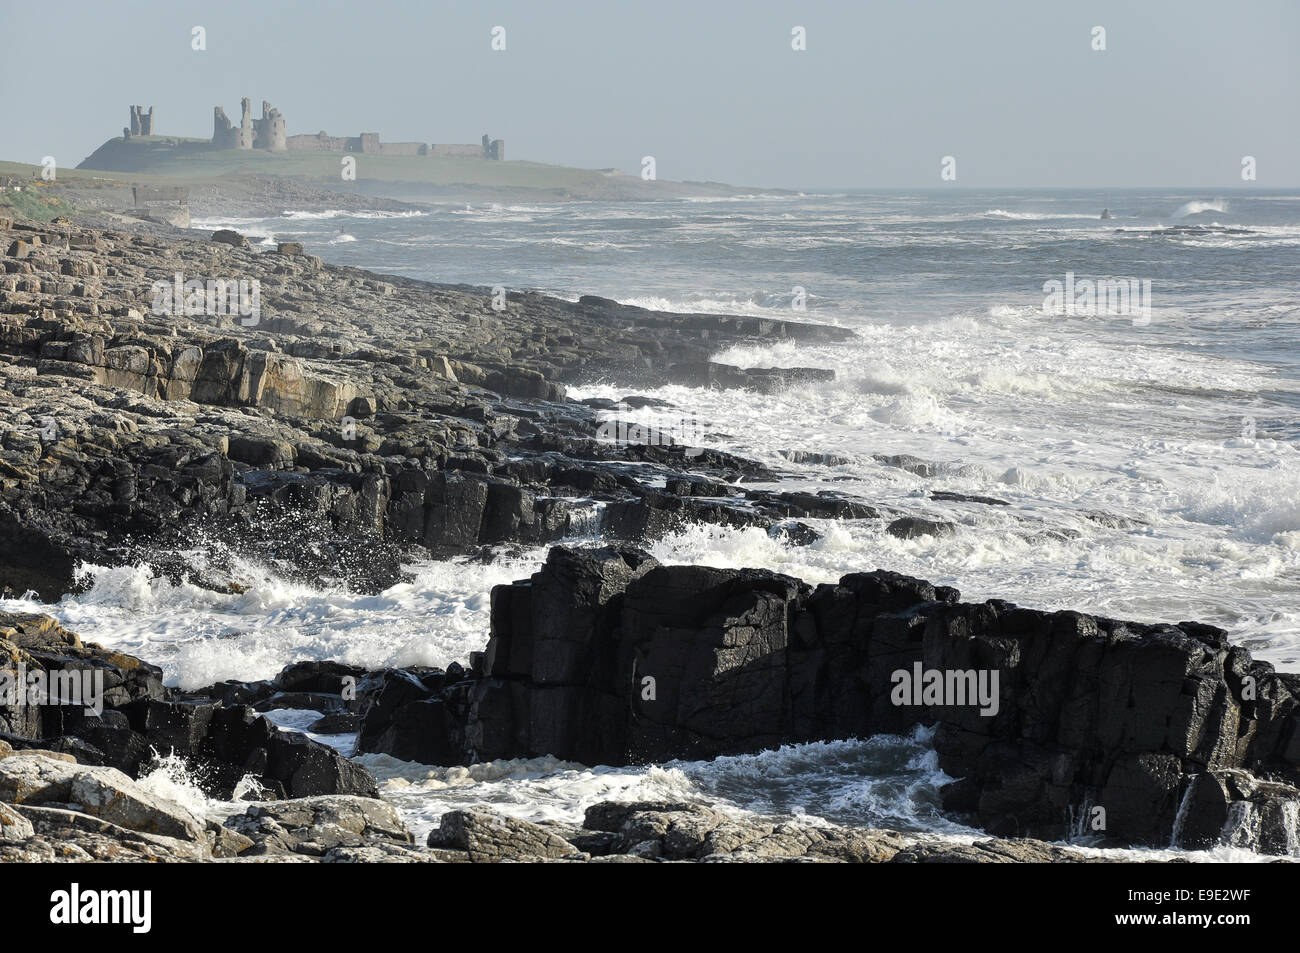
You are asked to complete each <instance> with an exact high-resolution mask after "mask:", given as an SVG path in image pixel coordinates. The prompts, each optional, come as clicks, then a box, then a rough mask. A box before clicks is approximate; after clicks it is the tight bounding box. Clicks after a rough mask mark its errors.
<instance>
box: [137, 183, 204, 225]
mask: <svg viewBox="0 0 1300 953" xmlns="http://www.w3.org/2000/svg"><path fill="white" fill-rule="evenodd" d="M131 204H132V207H131V214H132V215H134V216H135V217H136V218H143V219H146V220H147V221H151V222H165V223H166V224H168V225H174V226H175V227H177V228H189V227H190V190H189V189H188V188H186V187H184V186H167V187H163V188H155V187H153V186H145V185H133V186H132V187H131Z"/></svg>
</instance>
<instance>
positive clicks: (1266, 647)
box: [0, 188, 1300, 861]
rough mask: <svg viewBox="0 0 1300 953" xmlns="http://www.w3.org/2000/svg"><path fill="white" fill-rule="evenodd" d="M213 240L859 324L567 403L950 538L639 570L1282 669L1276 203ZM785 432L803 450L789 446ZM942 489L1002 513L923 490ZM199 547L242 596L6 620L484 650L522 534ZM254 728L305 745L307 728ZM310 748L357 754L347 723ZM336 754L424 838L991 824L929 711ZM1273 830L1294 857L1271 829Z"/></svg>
mask: <svg viewBox="0 0 1300 953" xmlns="http://www.w3.org/2000/svg"><path fill="white" fill-rule="evenodd" d="M1103 209H1105V210H1107V212H1108V217H1105V218H1103V217H1102V212H1103ZM220 227H230V228H237V229H238V230H239V231H241V232H243V233H244V234H246V235H249V236H250V237H251V238H252V239H253V241H254V242H255V243H260V244H261V245H263V246H268V247H269V246H273V245H274V243H275V242H279V241H301V242H303V243H305V244H306V246H307V250H308V251H309V252H310V253H313V254H317V255H320V256H321V257H322V258H324V259H325V260H326V261H327V262H329V263H333V264H345V265H353V266H357V267H361V268H367V269H372V270H375V271H378V272H382V273H387V274H393V275H402V276H407V277H412V278H420V279H427V280H430V281H438V282H452V283H466V284H472V285H478V286H483V287H484V288H485V289H489V288H492V287H494V286H503V287H505V288H507V289H509V290H512V291H516V290H519V291H522V290H538V291H543V292H547V293H550V294H553V295H556V296H559V297H564V298H568V299H571V300H576V299H577V298H578V297H579V296H580V295H584V294H596V295H601V296H604V297H608V298H614V299H617V300H619V301H622V302H626V303H629V304H635V305H642V306H645V307H649V308H656V309H663V310H673V311H686V312H716V313H724V314H745V315H757V316H765V317H772V318H782V319H791V320H806V321H815V322H821V323H828V324H834V325H839V326H843V327H847V328H852V329H853V330H854V331H856V332H857V338H856V340H854V341H852V342H850V343H844V344H835V345H817V346H804V345H796V344H789V343H775V344H770V345H746V346H741V347H733V348H728V349H726V350H723V351H720V352H719V353H717V354H716V355H715V357H714V360H717V361H721V362H724V363H729V364H736V365H740V366H744V367H771V366H803V367H820V368H830V369H833V370H834V371H835V379H834V381H831V382H825V383H811V384H804V385H798V386H794V387H792V388H790V389H789V390H787V391H785V392H783V393H780V394H774V395H759V394H749V393H737V392H735V391H710V390H704V389H698V388H688V387H681V386H675V385H668V386H663V387H660V388H656V389H652V390H646V389H645V388H638V389H637V390H635V391H629V390H628V389H627V388H623V387H620V386H618V385H617V384H614V383H600V382H596V383H590V384H586V385H583V386H579V387H571V388H570V395H571V396H573V397H575V398H586V397H603V398H611V399H614V400H618V399H619V398H621V397H624V396H627V395H628V394H629V393H637V394H640V395H644V396H650V397H656V398H661V399H663V400H665V401H668V402H670V403H671V405H672V407H671V408H660V409H658V410H654V409H645V410H642V411H638V412H632V413H633V414H634V416H635V417H636V419H637V420H638V421H639V422H644V423H647V424H653V425H655V426H657V427H660V428H663V429H665V430H668V431H669V432H671V431H672V429H673V427H674V426H675V425H676V424H683V425H684V424H685V422H686V421H688V420H689V421H692V422H694V423H696V424H697V427H696V430H695V431H694V435H695V436H696V437H697V442H701V443H703V444H704V445H705V446H709V447H714V448H718V449H723V450H727V451H731V452H734V453H737V454H741V455H744V456H747V457H751V458H753V459H757V460H760V461H762V462H764V463H766V464H768V465H769V466H771V467H772V468H773V469H774V470H776V471H778V472H779V473H780V486H781V488H784V489H801V490H813V491H817V490H834V491H836V492H839V493H844V494H849V495H851V496H855V497H860V498H862V499H863V500H865V501H867V502H871V503H878V504H884V505H888V506H893V507H897V508H900V509H904V510H907V511H909V512H914V513H918V514H924V515H928V516H932V517H934V518H939V519H944V520H949V521H951V522H953V523H955V524H957V527H958V531H957V533H956V535H954V536H949V537H945V538H935V537H922V538H918V539H910V540H902V539H897V538H895V537H893V536H891V535H889V534H888V533H886V532H885V531H884V528H883V526H882V525H881V524H880V523H879V522H871V521H861V522H856V521H850V522H819V521H810V522H812V524H813V525H814V526H815V528H816V529H818V530H819V531H820V532H821V533H822V537H821V539H819V540H817V541H816V542H813V543H812V544H811V545H807V546H790V545H787V544H785V543H783V542H782V541H780V540H778V539H773V538H772V537H770V536H768V534H767V533H765V532H763V531H761V530H757V529H752V528H751V529H730V528H720V527H714V526H693V527H690V528H687V529H684V530H683V531H681V532H680V533H677V534H675V535H673V536H671V537H668V538H666V539H661V540H658V541H656V542H654V543H653V544H651V545H649V546H648V548H649V549H650V550H651V552H652V553H653V554H654V555H655V556H656V557H657V558H658V559H659V560H661V561H663V562H673V563H696V564H707V565H713V566H724V567H761V568H766V569H772V570H776V571H779V572H784V573H788V574H791V575H794V576H798V577H800V578H802V579H804V580H806V581H808V582H810V583H820V582H831V581H835V580H838V579H839V578H840V577H841V576H842V575H844V574H846V573H850V572H859V571H869V570H872V569H877V568H883V569H889V570H895V571H898V572H903V573H907V574H911V575H915V576H920V577H922V578H925V579H928V580H930V581H931V582H933V583H936V584H943V585H950V586H955V587H957V588H958V589H960V590H961V592H962V594H963V598H965V599H966V600H969V601H978V600H984V599H989V598H1001V599H1007V600H1009V601H1012V602H1016V603H1018V604H1021V605H1025V606H1031V607H1035V608H1042V609H1048V610H1055V609H1065V608H1070V609H1077V610H1081V611H1086V612H1092V613H1099V614H1104V615H1107V616H1111V617H1118V618H1126V619H1136V620H1140V621H1150V622H1156V621H1161V622H1177V621H1182V620H1189V619H1194V620H1200V621H1204V622H1209V623H1213V624H1215V625H1218V626H1221V627H1222V628H1224V629H1226V630H1227V631H1228V632H1229V634H1230V637H1231V639H1232V640H1233V641H1234V642H1236V643H1238V644H1241V645H1244V646H1247V647H1248V648H1249V649H1250V650H1251V651H1252V653H1253V654H1254V655H1255V657H1257V658H1262V659H1265V660H1267V661H1269V662H1271V663H1273V664H1274V665H1275V666H1276V667H1277V668H1278V669H1280V670H1283V671H1295V672H1300V194H1296V193H1294V192H1283V191H1266V190H1255V189H1244V188H1243V189H1236V190H1231V191H1229V192H1226V193H1223V194H1214V193H1211V192H1204V191H1177V190H1076V191H1069V190H1050V191H1049V190H1027V191H1006V190H1002V191H973V190H966V189H962V190H957V189H952V190H941V189H936V190H925V191H879V192H875V191H873V192H857V191H825V192H808V193H786V192H781V193H754V194H748V195H736V196H730V197H727V198H719V199H702V198H693V199H672V200H665V201H657V202H656V201H650V202H608V201H602V202H595V201H578V202H564V203H555V204H532V203H519V204H495V203H474V204H465V203H458V204H442V205H435V206H430V207H429V209H428V210H427V211H420V212H345V211H341V210H337V211H325V212H308V211H296V210H292V209H287V210H285V211H284V212H283V213H281V214H279V215H276V216H274V217H270V218H256V219H249V218H242V219H232V218H221V219H217V218H210V219H199V220H196V221H195V222H194V228H195V229H197V230H204V231H206V230H211V229H214V228H220ZM1090 290H1095V291H1096V294H1092V295H1090V294H1089V291H1090ZM485 293H486V292H485ZM412 332H413V333H414V332H415V329H414V328H412ZM700 422H702V426H699V423H700ZM801 452H803V453H801ZM809 452H810V453H815V454H823V455H829V456H823V457H818V458H814V459H818V460H821V461H823V462H806V461H807V457H806V456H805V454H806V453H809ZM904 454H906V455H910V456H912V457H915V458H919V459H920V460H923V461H926V462H927V463H929V464H930V467H929V468H928V470H927V471H926V472H927V474H928V475H919V474H918V473H916V472H912V470H909V469H904V468H900V467H898V466H896V465H891V464H890V462H889V461H888V460H887V459H886V458H889V457H896V456H898V455H904ZM794 460H803V461H805V462H800V463H796V462H792V461H794ZM914 469H915V468H914ZM936 491H950V492H954V493H959V494H968V495H981V496H988V497H994V498H996V499H998V500H1001V501H1005V502H1006V503H1007V504H1008V505H1006V506H993V505H981V504H973V503H962V502H938V501H935V500H933V499H932V498H931V494H932V493H934V492H936ZM584 541H587V540H582V539H578V540H575V542H584ZM221 545H223V544H222V543H221V542H220V541H218V540H207V541H202V540H201V541H199V542H198V543H196V545H195V548H194V550H193V551H191V552H189V553H188V554H187V556H188V557H189V558H190V559H192V560H193V561H194V562H195V564H196V565H201V564H202V563H203V562H204V561H205V560H209V559H211V558H212V556H213V552H212V550H213V548H214V547H219V546H221ZM223 555H224V556H225V557H227V558H233V559H234V560H235V562H236V564H237V565H238V566H239V567H240V572H241V574H242V575H241V581H242V582H244V583H245V584H246V585H247V586H248V588H247V590H246V591H244V592H242V593H240V594H237V595H235V594H220V593H215V592H212V591H209V590H206V589H203V588H199V587H197V586H192V585H189V584H186V583H180V584H177V583H174V582H170V581H168V580H167V579H165V578H163V577H162V576H160V575H155V574H153V573H152V572H151V571H150V570H149V569H148V568H147V567H145V566H143V565H141V566H122V567H103V566H89V565H88V566H84V567H83V568H82V577H83V582H84V587H83V591H81V592H79V593H78V594H75V595H71V596H68V597H66V598H65V599H64V600H63V601H61V602H60V603H58V604H56V605H46V604H42V603H40V602H38V601H37V600H35V599H33V598H30V597H29V598H23V599H17V600H9V601H7V602H4V603H0V605H2V606H3V607H4V608H6V609H24V610H34V611H44V612H49V613H51V614H53V615H55V616H57V617H58V618H59V619H60V620H61V621H62V622H63V624H64V625H66V626H67V627H69V628H71V629H72V630H74V631H77V632H79V633H80V634H81V635H82V636H83V638H85V639H88V640H91V641H96V642H100V643H102V644H105V645H109V646H113V647H115V648H118V649H121V650H123V651H126V652H130V653H133V654H136V655H139V656H141V657H143V658H145V659H147V660H149V661H151V662H153V663H155V664H158V665H161V666H162V667H163V669H164V671H165V673H166V677H167V680H168V682H169V684H173V685H176V686H179V687H181V688H194V687H198V686H201V685H205V684H210V683H212V682H214V681H217V680H221V679H229V678H238V679H258V678H268V677H271V676H273V675H274V674H276V673H277V672H278V671H279V670H280V669H281V668H282V667H283V666H285V665H287V664H289V663H290V662H293V661H296V660H300V659H339V660H342V661H345V662H349V663H353V664H357V665H364V666H368V667H382V666H389V665H394V666H396V665H408V664H425V665H446V664H448V663H450V662H452V661H454V660H463V659H465V658H466V656H467V655H468V654H469V653H470V652H472V651H475V650H478V649H481V648H483V646H484V645H485V643H486V640H487V637H488V610H489V593H490V590H491V587H492V586H493V585H496V584H499V583H505V582H510V581H512V580H516V579H521V578H525V577H527V576H528V575H529V574H531V573H532V572H534V571H535V570H536V569H537V568H538V567H539V566H540V565H541V564H542V562H543V560H544V558H545V549H543V548H536V549H529V548H520V547H518V546H513V547H508V548H503V549H502V550H501V551H500V552H499V553H498V554H497V555H496V557H495V558H494V559H493V560H492V561H490V562H488V563H484V562H482V561H471V560H455V559H453V560H448V561H435V560H423V561H419V562H416V563H413V564H412V565H411V566H409V567H408V570H409V575H410V580H409V581H407V582H403V583H401V584H399V585H396V586H394V587H392V588H391V589H389V590H387V591H384V592H381V593H378V594H374V593H371V594H366V593H359V592H352V591H348V590H346V589H343V588H337V587H333V588H326V587H319V586H311V585H307V584H304V583H301V582H294V581H291V580H288V579H286V578H283V577H282V576H281V575H279V574H277V573H276V572H275V570H274V569H273V568H272V567H269V566H266V565H263V564H259V563H258V562H257V561H255V560H253V559H250V558H248V557H247V555H246V554H241V553H233V554H231V553H226V554H223ZM271 717H272V718H273V719H274V720H276V721H277V722H278V723H280V724H282V725H285V726H287V727H295V728H299V729H303V728H306V726H307V725H309V724H310V723H311V722H312V721H313V720H315V714H314V713H310V712H301V711H282V712H276V713H273V714H272V716H271ZM321 740H322V741H325V742H326V743H329V744H333V745H335V746H336V747H339V748H340V749H341V750H344V751H345V752H348V753H350V751H351V745H352V744H353V742H354V740H355V739H354V738H353V737H351V736H326V737H322V738H321ZM360 760H361V762H362V763H363V764H365V765H366V766H367V767H368V768H369V769H370V770H371V771H372V772H374V774H375V775H376V777H378V778H379V779H380V781H381V790H382V793H383V795H384V796H385V797H386V798H388V799H389V800H390V801H392V802H393V803H394V804H395V805H396V806H397V807H398V808H399V810H400V811H401V812H402V814H403V816H404V817H405V818H406V820H407V822H408V824H410V825H411V827H412V829H413V830H414V831H415V833H416V834H417V836H418V837H422V836H423V834H424V833H425V832H427V831H428V830H429V829H431V828H432V827H433V826H435V825H436V823H437V819H438V817H439V815H440V814H441V813H442V812H443V811H446V810H450V809H454V808H460V807H466V806H471V805H483V806H487V807H491V808H493V809H496V810H499V811H503V812H506V813H509V814H512V815H515V816H518V817H522V818H526V819H532V820H540V819H552V820H558V821H565V822H578V821H580V820H581V817H582V814H583V811H584V810H585V808H586V807H588V806H590V805H591V804H594V803H597V802H599V801H602V800H611V799H613V800H618V799H649V798H654V799H660V798H668V799H672V800H694V801H700V802H702V803H707V804H710V805H712V806H714V807H715V808H717V809H719V810H724V811H733V812H737V813H740V814H749V815H755V814H756V815H761V816H764V817H768V818H776V819H781V820H786V821H792V822H795V823H802V824H812V825H818V824H827V823H834V824H848V825H857V826H864V827H887V828H893V829H898V830H904V831H911V832H916V833H918V834H919V835H921V836H925V837H934V838H940V839H945V838H946V839H955V840H958V841H964V842H969V841H971V840H975V839H979V838H981V837H982V836H984V835H983V834H982V832H980V831H978V830H975V829H972V828H969V827H966V826H964V825H962V824H960V823H958V822H957V821H955V820H953V819H951V818H948V817H946V816H945V815H944V814H943V812H942V811H941V809H940V806H939V793H938V792H939V788H940V786H941V785H943V784H944V783H946V782H947V781H949V780H951V779H950V778H948V777H946V776H945V775H944V774H943V772H942V771H940V770H939V768H938V764H937V759H936V756H935V753H934V751H933V747H932V744H931V736H930V733H929V732H928V731H927V730H924V729H920V730H917V731H915V732H913V733H912V734H910V735H907V736H883V737H874V738H870V739H865V740H848V741H838V742H827V743H816V744H804V745H791V746H786V747H783V748H781V749H779V750H773V751H768V752H763V753H759V754H753V755H744V756H735V757H724V758H719V759H716V760H714V761H710V762H670V763H666V764H657V765H650V766H641V767H628V768H610V767H603V766H593V765H581V764H575V763H569V762H563V761H559V760H557V759H554V758H541V759H533V760H519V761H505V762H492V763H487V764H480V765H475V766H473V767H458V768H432V767H428V766H423V765H416V764H410V763H406V762H400V761H397V760H396V759H393V758H390V757H387V756H377V755H365V756H362V757H361V758H360ZM146 781H147V783H148V784H150V785H152V786H153V787H155V789H156V790H157V791H158V792H159V793H165V794H168V795H169V796H172V797H176V798H180V799H182V800H186V801H187V802H188V803H190V805H191V806H192V807H193V808H194V809H195V810H197V811H200V812H206V813H209V814H212V813H216V814H219V813H221V812H222V811H227V812H228V811H229V810H232V809H234V808H233V807H232V805H223V804H218V803H216V802H212V801H211V800H210V799H207V798H205V797H204V796H203V794H202V793H201V791H199V789H198V788H197V786H196V785H195V784H194V781H193V777H192V776H191V775H190V774H189V773H188V767H187V766H186V765H184V764H183V763H181V762H179V761H178V760H177V759H175V758H170V757H164V758H162V760H161V761H160V762H159V766H158V768H157V770H155V771H154V772H153V774H151V775H150V776H149V778H147V779H146ZM1171 835H1172V832H1171ZM1294 840H1295V843H1294V845H1293V847H1294V850H1293V852H1294V853H1296V854H1297V855H1298V856H1300V832H1297V836H1296V837H1295V839H1294ZM1077 843H1078V844H1079V845H1080V846H1084V847H1086V846H1087V844H1088V843H1089V842H1088V841H1087V839H1086V838H1080V839H1079V840H1078V841H1077ZM1252 846H1253V836H1252V834H1251V832H1250V831H1249V830H1244V829H1243V830H1234V831H1225V844H1224V845H1222V846H1220V847H1217V848H1214V849H1212V850H1208V851H1199V852H1188V851H1182V850H1178V849H1174V848H1170V849H1168V850H1155V851H1145V852H1134V856H1140V855H1143V854H1145V855H1150V854H1152V853H1154V854H1157V855H1161V856H1163V855H1168V856H1180V857H1186V858H1188V859H1193V860H1207V861H1224V860H1230V861H1238V860H1253V859H1262V858H1260V855H1258V854H1256V853H1254V852H1253V850H1252ZM1089 849H1092V848H1089ZM1112 853H1113V852H1112Z"/></svg>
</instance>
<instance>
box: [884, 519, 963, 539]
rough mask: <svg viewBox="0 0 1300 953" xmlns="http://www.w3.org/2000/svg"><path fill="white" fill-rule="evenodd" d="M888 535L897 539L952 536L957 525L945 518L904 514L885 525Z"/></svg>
mask: <svg viewBox="0 0 1300 953" xmlns="http://www.w3.org/2000/svg"><path fill="white" fill-rule="evenodd" d="M886 528H887V529H888V531H889V535H890V536H897V537H898V538H899V539H916V538H918V537H920V536H952V535H954V534H955V533H956V532H957V525H956V524H955V523H949V522H946V521H945V520H928V519H924V518H922V517H920V516H904V517H902V518H901V519H896V520H894V522H892V523H890V524H889V526H888V527H886Z"/></svg>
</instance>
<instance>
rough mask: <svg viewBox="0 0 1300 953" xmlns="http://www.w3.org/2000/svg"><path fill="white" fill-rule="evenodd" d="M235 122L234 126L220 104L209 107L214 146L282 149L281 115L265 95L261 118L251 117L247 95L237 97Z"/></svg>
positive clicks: (271, 150) (284, 143)
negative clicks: (240, 97)
mask: <svg viewBox="0 0 1300 953" xmlns="http://www.w3.org/2000/svg"><path fill="white" fill-rule="evenodd" d="M239 105H240V118H239V125H238V126H235V125H233V124H232V123H231V122H230V119H229V118H228V117H227V116H226V111H225V110H224V109H222V108H221V107H220V106H214V107H213V110H212V145H213V146H214V147H215V148H217V149H265V150H267V151H268V152H284V151H285V150H286V149H287V148H288V146H287V145H286V142H285V124H284V116H283V115H282V114H281V112H280V110H278V109H276V108H275V107H273V106H272V105H271V104H270V103H268V102H267V101H266V100H265V99H264V100H262V118H261V119H254V118H253V103H252V100H250V99H249V98H248V97H247V96H245V97H244V98H243V99H241V100H240V101H239Z"/></svg>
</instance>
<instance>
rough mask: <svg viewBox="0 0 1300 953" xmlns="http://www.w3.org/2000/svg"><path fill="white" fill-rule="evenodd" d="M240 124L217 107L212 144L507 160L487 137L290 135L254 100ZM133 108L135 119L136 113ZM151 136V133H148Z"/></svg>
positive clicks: (501, 144) (245, 102) (499, 143)
mask: <svg viewBox="0 0 1300 953" xmlns="http://www.w3.org/2000/svg"><path fill="white" fill-rule="evenodd" d="M240 105H241V107H242V109H241V115H240V121H239V125H238V126H236V125H234V124H233V123H232V122H231V121H230V119H229V118H228V117H227V116H226V111H225V110H224V109H222V108H221V107H220V106H215V107H213V125H212V145H213V147H214V148H216V149H265V150H267V151H269V152H352V153H361V154H364V155H386V156H456V157H461V158H473V159H496V160H501V159H504V158H505V154H506V144H505V140H503V139H492V138H491V137H489V136H487V135H484V136H483V139H482V142H481V143H467V144H459V143H425V142H381V141H380V139H379V133H377V132H363V133H360V134H359V135H356V136H331V135H329V134H327V133H326V132H325V131H324V130H322V131H321V132H318V133H316V134H315V135H311V134H305V135H296V136H289V135H286V133H285V119H284V115H283V114H282V113H281V112H280V110H278V109H275V108H274V107H272V106H271V104H270V103H268V102H266V101H265V100H263V101H262V118H261V119H254V118H253V112H252V102H251V100H249V99H247V98H244V99H242V100H240ZM136 108H138V107H132V117H133V119H134V115H135V112H134V110H135V109H136ZM145 135H148V133H145Z"/></svg>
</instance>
